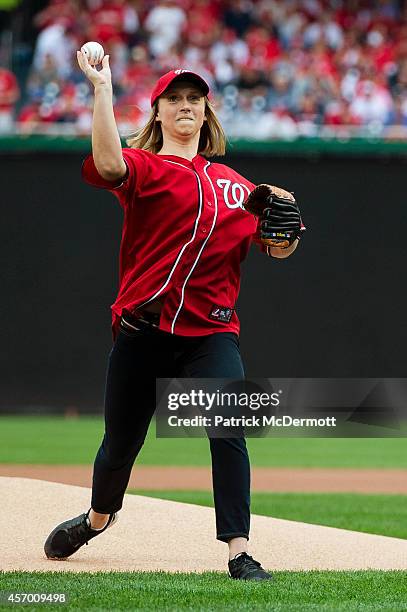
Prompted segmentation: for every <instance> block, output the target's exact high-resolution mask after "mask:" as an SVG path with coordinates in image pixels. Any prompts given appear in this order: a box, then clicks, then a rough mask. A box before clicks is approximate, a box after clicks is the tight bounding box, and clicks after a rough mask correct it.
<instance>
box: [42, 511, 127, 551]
mask: <svg viewBox="0 0 407 612" xmlns="http://www.w3.org/2000/svg"><path fill="white" fill-rule="evenodd" d="M89 512H90V510H88V512H86V513H85V514H80V515H79V516H76V517H75V518H73V519H70V520H69V521H65V522H64V523H61V524H60V525H58V526H57V527H55V529H54V530H53V531H51V533H50V534H49V536H48V537H47V539H46V540H45V544H44V552H45V554H46V555H47V557H48V559H66V558H67V557H70V556H71V555H73V553H74V552H76V551H77V550H79V548H80V547H81V546H83V545H84V544H87V543H88V542H89V540H91V539H92V538H94V537H95V536H97V535H99V534H100V533H103V532H104V531H105V530H106V529H108V527H111V526H112V525H113V524H114V523H115V522H116V521H117V519H118V516H117V513H116V512H113V513H112V514H111V515H110V516H109V519H108V521H107V523H106V525H105V526H104V527H103V529H100V530H96V529H92V528H91V526H90V520H89V518H88V517H89Z"/></svg>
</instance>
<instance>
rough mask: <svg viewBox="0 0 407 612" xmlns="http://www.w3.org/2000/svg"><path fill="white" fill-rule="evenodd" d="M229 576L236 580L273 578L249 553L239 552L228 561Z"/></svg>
mask: <svg viewBox="0 0 407 612" xmlns="http://www.w3.org/2000/svg"><path fill="white" fill-rule="evenodd" d="M228 566H229V576H230V577H231V578H234V579H235V580H273V576H272V574H269V573H268V572H266V570H265V569H263V568H262V566H261V565H260V563H259V562H258V561H255V560H254V559H253V557H251V556H250V555H248V554H247V553H245V552H243V553H239V554H237V555H236V557H234V558H233V559H231V560H230V561H229V563H228Z"/></svg>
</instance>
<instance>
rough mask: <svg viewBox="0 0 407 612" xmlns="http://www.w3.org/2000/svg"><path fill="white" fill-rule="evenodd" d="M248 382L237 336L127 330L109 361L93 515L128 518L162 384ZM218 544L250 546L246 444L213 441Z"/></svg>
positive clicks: (234, 440) (231, 440)
mask: <svg viewBox="0 0 407 612" xmlns="http://www.w3.org/2000/svg"><path fill="white" fill-rule="evenodd" d="M243 376H244V370H243V364H242V359H241V356H240V351H239V340H238V337H237V335H236V334H233V333H229V332H221V333H216V334H212V335H209V336H199V337H190V336H188V337H186V336H175V335H171V334H168V333H166V332H162V331H160V330H158V329H155V328H153V327H151V326H143V329H141V330H140V331H128V330H123V329H122V328H120V331H119V332H118V335H117V338H116V341H115V343H114V346H113V349H112V351H111V353H110V355H109V363H108V371H107V380H106V392H105V435H104V438H103V441H102V444H101V446H100V448H99V450H98V453H97V455H96V459H95V464H94V472H93V489H92V508H93V510H94V511H95V512H100V513H103V514H108V513H111V512H116V511H117V510H120V508H121V507H122V504H123V497H124V494H125V491H126V487H127V485H128V482H129V478H130V473H131V469H132V467H133V463H134V461H135V459H136V457H137V455H138V453H139V451H140V449H141V447H142V445H143V442H144V439H145V437H146V434H147V430H148V426H149V424H150V421H151V418H152V416H153V414H154V410H155V379H156V378H175V377H178V378H235V379H241V378H243ZM209 444H210V450H211V457H212V481H213V493H214V502H215V514H216V537H217V539H218V540H221V541H223V542H227V541H228V540H230V539H231V538H234V537H245V538H247V539H249V529H250V465H249V457H248V453H247V448H246V442H245V439H244V437H242V438H210V439H209Z"/></svg>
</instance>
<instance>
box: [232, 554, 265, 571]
mask: <svg viewBox="0 0 407 612" xmlns="http://www.w3.org/2000/svg"><path fill="white" fill-rule="evenodd" d="M240 559H242V561H240ZM232 561H237V562H238V563H244V562H246V561H249V563H247V565H249V564H250V565H254V566H255V567H261V564H260V563H259V562H258V561H256V560H255V559H253V557H251V556H250V555H248V554H247V553H245V552H244V553H240V554H239V556H238V557H237V558H236V557H235V558H234V559H232ZM261 569H263V568H262V567H261Z"/></svg>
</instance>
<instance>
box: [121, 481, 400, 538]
mask: <svg viewBox="0 0 407 612" xmlns="http://www.w3.org/2000/svg"><path fill="white" fill-rule="evenodd" d="M128 492H129V493H134V494H136V495H146V496H148V497H158V498H161V499H171V500H173V501H180V502H185V503H188V504H198V505H200V506H211V507H212V506H213V498H212V492H210V491H143V490H140V489H138V490H136V489H132V490H129V491H128ZM339 509H340V511H339ZM251 511H252V513H253V514H262V515H264V516H273V517H275V518H282V519H287V520H291V521H301V522H303V523H313V524H315V525H327V526H328V527H338V528H339V529H350V530H352V531H363V532H365V533H376V534H379V535H386V536H391V537H394V538H407V495H364V494H357V493H257V492H252V494H251Z"/></svg>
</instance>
